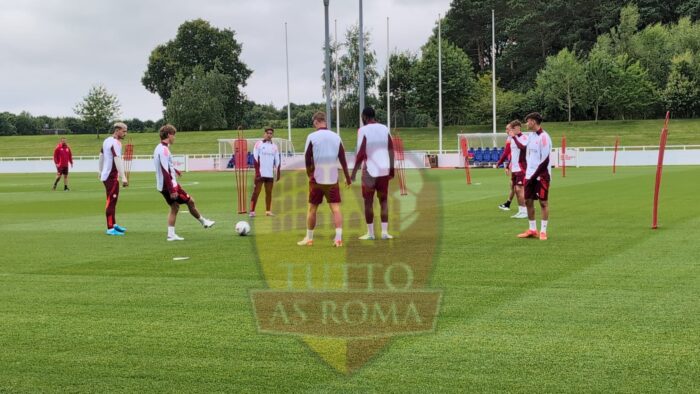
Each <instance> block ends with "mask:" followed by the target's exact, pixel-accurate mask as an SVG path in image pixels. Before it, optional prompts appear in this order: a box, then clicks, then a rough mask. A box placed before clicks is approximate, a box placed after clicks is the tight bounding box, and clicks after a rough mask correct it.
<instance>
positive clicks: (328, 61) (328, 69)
mask: <svg viewBox="0 0 700 394" xmlns="http://www.w3.org/2000/svg"><path fill="white" fill-rule="evenodd" d="M328 2H329V0H323V6H324V9H325V16H326V125H327V126H326V127H328V126H329V125H331V124H332V122H331V55H330V38H329V33H328Z"/></svg>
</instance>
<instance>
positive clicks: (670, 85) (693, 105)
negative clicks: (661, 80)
mask: <svg viewBox="0 0 700 394" xmlns="http://www.w3.org/2000/svg"><path fill="white" fill-rule="evenodd" d="M662 97H663V100H664V104H665V105H666V108H667V109H669V110H671V111H673V113H674V114H676V115H677V117H694V116H695V115H696V114H697V113H698V112H699V111H700V66H699V64H698V60H697V59H696V58H694V57H693V55H692V53H690V51H687V52H685V53H684V54H682V55H679V56H676V57H675V58H673V65H672V66H671V72H670V74H669V76H668V82H667V83H666V88H665V89H664V91H663V93H662Z"/></svg>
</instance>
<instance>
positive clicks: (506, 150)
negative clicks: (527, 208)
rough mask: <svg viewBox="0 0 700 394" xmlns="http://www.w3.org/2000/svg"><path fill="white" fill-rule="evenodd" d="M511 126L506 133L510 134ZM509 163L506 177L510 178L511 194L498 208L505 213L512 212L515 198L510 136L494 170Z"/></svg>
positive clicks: (507, 127)
mask: <svg viewBox="0 0 700 394" xmlns="http://www.w3.org/2000/svg"><path fill="white" fill-rule="evenodd" d="M509 127H510V126H509V125H508V126H506V133H508V130H509ZM506 161H507V162H508V164H507V165H506V175H507V176H508V179H509V182H510V194H509V195H508V199H507V200H506V202H504V203H503V204H501V205H499V206H498V208H499V209H501V210H503V211H510V203H511V201H513V196H514V195H515V189H514V188H513V181H512V180H510V177H511V175H510V134H509V136H508V137H506V145H505V148H504V149H503V153H502V154H501V157H500V158H498V162H497V163H496V165H495V166H494V167H493V168H498V167H500V166H501V164H503V163H504V162H506Z"/></svg>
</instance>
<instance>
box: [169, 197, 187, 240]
mask: <svg viewBox="0 0 700 394" xmlns="http://www.w3.org/2000/svg"><path fill="white" fill-rule="evenodd" d="M179 211H180V204H178V203H177V202H176V201H173V202H171V203H170V212H168V238H167V240H168V241H184V240H185V239H184V238H182V237H180V236H179V235H177V234H176V233H175V222H176V221H177V213H178V212H179Z"/></svg>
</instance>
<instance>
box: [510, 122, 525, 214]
mask: <svg viewBox="0 0 700 394" xmlns="http://www.w3.org/2000/svg"><path fill="white" fill-rule="evenodd" d="M520 126H521V123H520V121H519V120H517V119H516V120H514V121H512V122H510V123H508V126H507V127H506V132H507V133H508V136H509V137H508V138H509V139H510V164H509V166H510V173H511V183H512V184H513V191H514V192H515V196H516V197H517V199H518V213H516V214H515V215H513V216H511V217H512V218H515V219H524V218H526V217H527V207H526V204H525V196H524V190H523V188H524V185H525V168H526V166H527V161H526V158H525V155H526V153H527V152H526V147H527V139H528V136H527V135H525V134H523V133H522V132H521V131H520Z"/></svg>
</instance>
